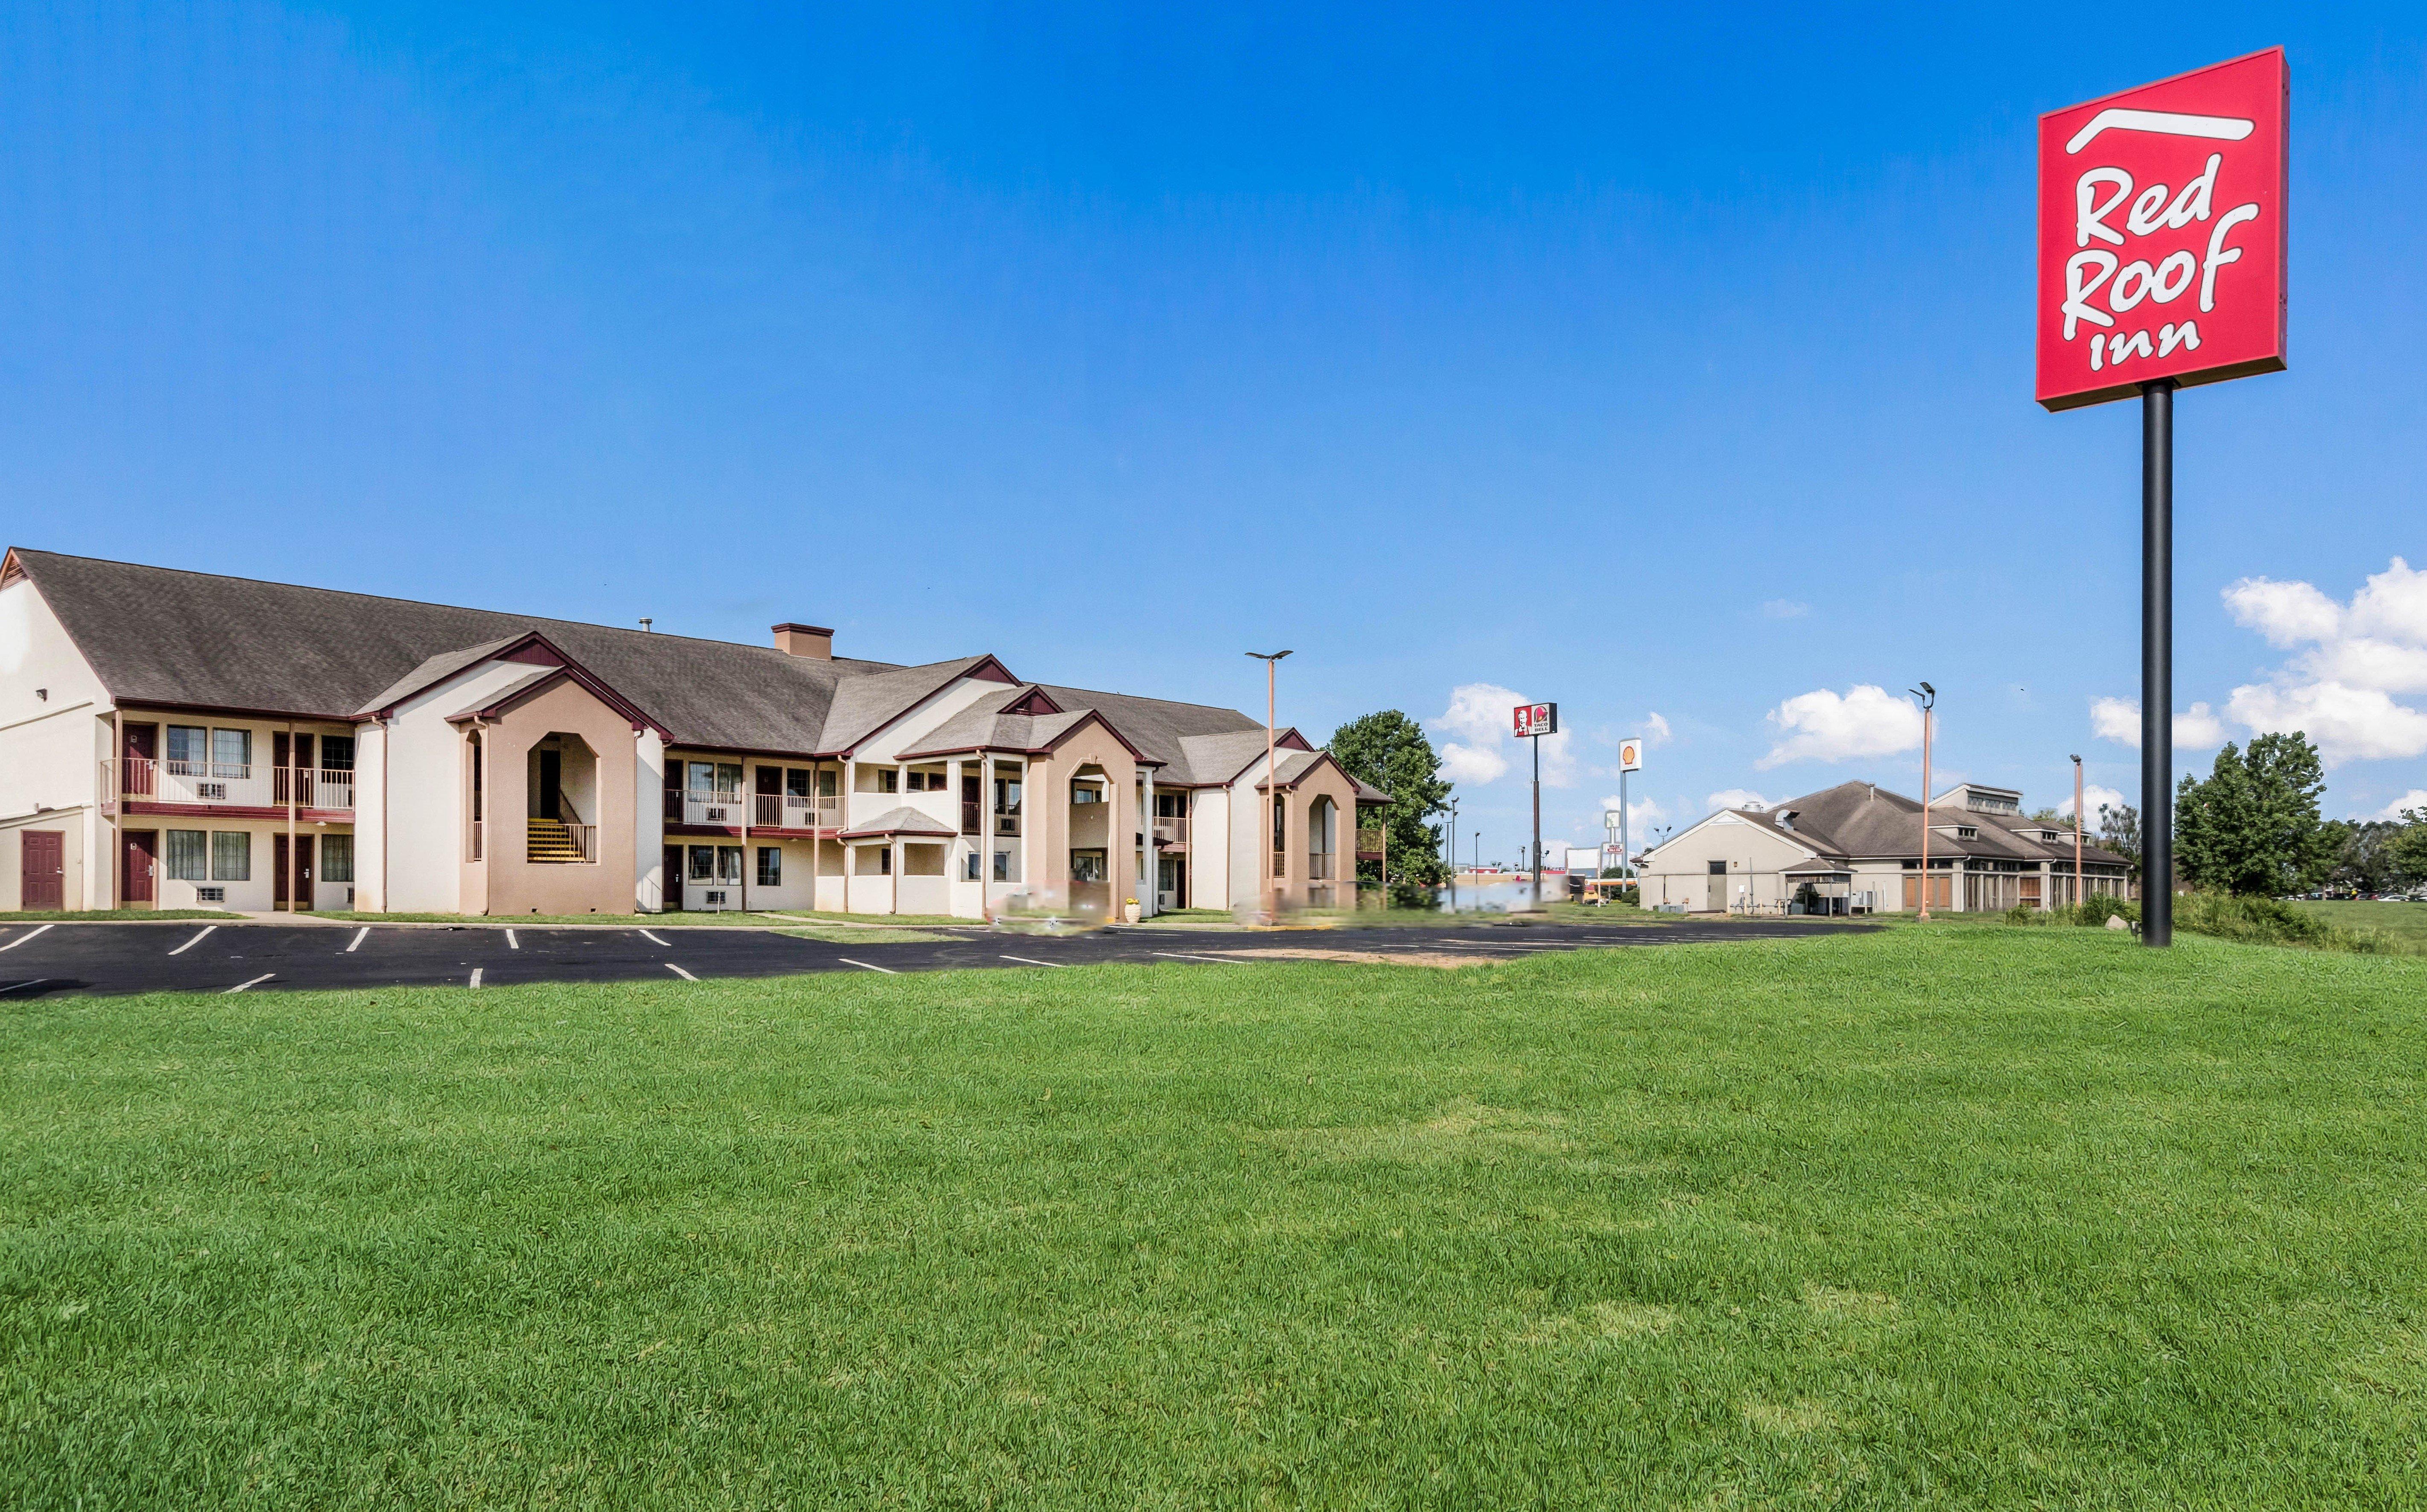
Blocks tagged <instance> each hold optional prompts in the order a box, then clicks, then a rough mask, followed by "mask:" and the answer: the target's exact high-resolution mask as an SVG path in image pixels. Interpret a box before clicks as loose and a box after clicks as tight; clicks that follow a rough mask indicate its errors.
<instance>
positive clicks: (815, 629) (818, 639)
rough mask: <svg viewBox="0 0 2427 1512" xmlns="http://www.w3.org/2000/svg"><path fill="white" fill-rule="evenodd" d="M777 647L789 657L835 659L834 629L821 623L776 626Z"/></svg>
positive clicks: (821, 659) (820, 659)
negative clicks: (820, 624)
mask: <svg viewBox="0 0 2427 1512" xmlns="http://www.w3.org/2000/svg"><path fill="white" fill-rule="evenodd" d="M775 649H776V650H778V651H781V652H782V653H784V655H786V656H788V657H810V658H815V659H817V660H819V661H832V660H833V659H834V631H832V630H830V629H827V628H826V627H824V626H819V625H793V624H790V623H786V624H783V625H778V626H775Z"/></svg>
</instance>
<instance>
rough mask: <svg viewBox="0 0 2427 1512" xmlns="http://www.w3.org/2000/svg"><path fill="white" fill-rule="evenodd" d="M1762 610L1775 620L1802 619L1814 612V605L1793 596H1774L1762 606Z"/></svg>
mask: <svg viewBox="0 0 2427 1512" xmlns="http://www.w3.org/2000/svg"><path fill="white" fill-rule="evenodd" d="M1761 611H1762V612H1763V613H1764V614H1767V615H1768V616H1769V617H1770V618H1771V619H1773V620H1800V619H1801V618H1802V617H1803V616H1804V615H1806V614H1809V613H1811V612H1812V606H1811V605H1809V604H1799V603H1797V602H1796V601H1795V600H1793V599H1791V598H1773V599H1771V600H1770V601H1769V602H1768V603H1767V604H1764V605H1763V606H1762V607H1761Z"/></svg>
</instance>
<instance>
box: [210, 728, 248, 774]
mask: <svg viewBox="0 0 2427 1512" xmlns="http://www.w3.org/2000/svg"><path fill="white" fill-rule="evenodd" d="M250 766H252V731H251V730H213V731H211V775H212V776H214V777H241V776H244V775H246V772H245V771H244V769H245V768H247V767H250Z"/></svg>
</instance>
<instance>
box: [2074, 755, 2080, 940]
mask: <svg viewBox="0 0 2427 1512" xmlns="http://www.w3.org/2000/svg"><path fill="white" fill-rule="evenodd" d="M2081 902H2082V899H2081V757H2079V756H2075V757H2074V758H2073V906H2075V907H2076V908H2078V907H2080V906H2081Z"/></svg>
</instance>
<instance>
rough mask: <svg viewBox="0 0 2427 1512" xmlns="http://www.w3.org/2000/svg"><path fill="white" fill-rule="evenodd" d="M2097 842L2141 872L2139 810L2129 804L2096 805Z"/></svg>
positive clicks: (2136, 872)
mask: <svg viewBox="0 0 2427 1512" xmlns="http://www.w3.org/2000/svg"><path fill="white" fill-rule="evenodd" d="M2098 843H2099V844H2100V845H2101V846H2103V847H2105V848H2106V849H2108V850H2109V851H2112V852H2114V853H2115V854H2117V855H2120V856H2122V857H2123V858H2124V859H2125V861H2126V863H2128V864H2129V865H2130V866H2131V868H2132V875H2133V876H2135V877H2138V876H2139V875H2140V874H2141V811H2140V810H2139V809H2138V808H2135V807H2133V806H2132V805H2130V804H2101V805H2098Z"/></svg>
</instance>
